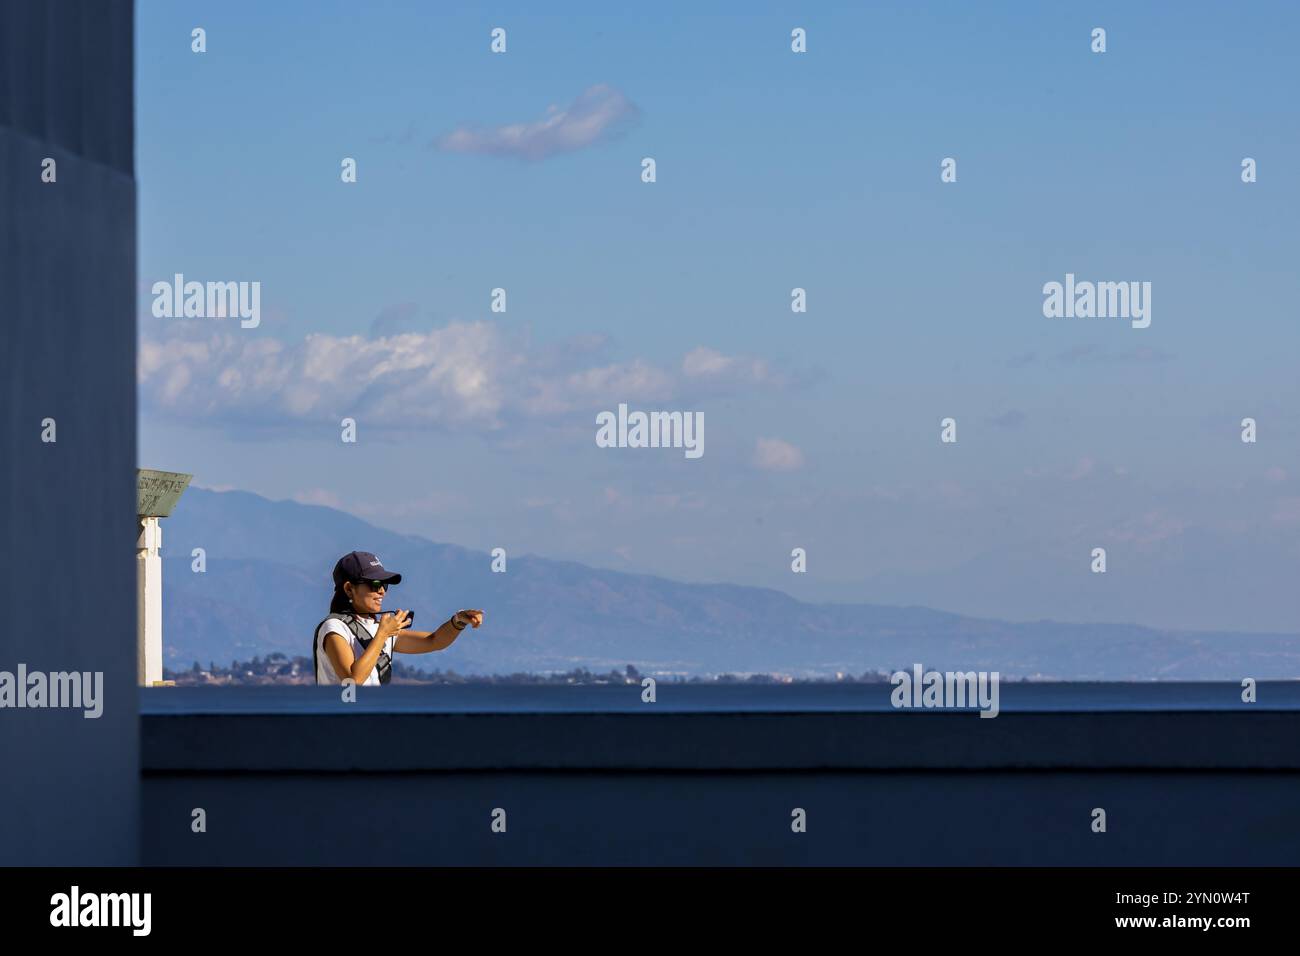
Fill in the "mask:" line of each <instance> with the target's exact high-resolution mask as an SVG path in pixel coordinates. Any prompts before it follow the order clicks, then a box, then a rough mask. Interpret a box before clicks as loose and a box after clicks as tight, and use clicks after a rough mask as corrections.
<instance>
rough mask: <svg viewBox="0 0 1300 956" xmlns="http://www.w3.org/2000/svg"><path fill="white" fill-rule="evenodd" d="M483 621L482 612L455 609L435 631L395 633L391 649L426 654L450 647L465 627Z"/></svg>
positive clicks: (399, 651)
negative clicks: (395, 637)
mask: <svg viewBox="0 0 1300 956" xmlns="http://www.w3.org/2000/svg"><path fill="white" fill-rule="evenodd" d="M482 623H483V612H482V611H477V610H469V611H457V612H456V613H455V614H453V615H452V616H451V617H450V618H448V619H447V620H446V621H444V622H443V623H442V624H440V625H439V626H438V629H437V630H436V631H402V632H401V633H399V634H398V635H397V640H396V642H394V644H393V650H395V651H397V652H398V653H399V654H427V653H429V652H430V651H440V650H442V649H443V648H446V647H450V646H451V645H452V643H453V642H454V641H455V640H456V638H458V637H459V636H460V632H461V631H463V630H465V628H466V627H478V626H479V625H480V624H482Z"/></svg>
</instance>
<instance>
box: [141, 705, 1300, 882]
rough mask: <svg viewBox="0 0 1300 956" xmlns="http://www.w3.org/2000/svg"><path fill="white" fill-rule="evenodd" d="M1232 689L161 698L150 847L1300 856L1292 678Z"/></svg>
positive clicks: (522, 853)
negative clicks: (991, 702)
mask: <svg viewBox="0 0 1300 956" xmlns="http://www.w3.org/2000/svg"><path fill="white" fill-rule="evenodd" d="M1239 690H1240V689H1239V688H1237V687H1236V686H1235V685H1230V684H1225V685H1198V686H1187V685H1184V686H1172V687H1171V686H1168V685H1138V686H1136V687H1123V686H1116V685H1091V686H1089V685H1060V686H1057V687H1048V686H1043V685H1037V686H1033V685H1031V686H1023V685H1021V686H1012V685H1004V687H1003V693H1002V705H1003V710H1002V713H1001V715H1000V716H998V717H997V718H996V719H983V718H980V717H978V716H977V715H976V714H974V713H971V712H951V711H949V712H937V711H929V712H926V711H913V712H904V711H897V710H893V709H892V708H891V707H890V706H889V705H888V700H887V689H886V688H881V687H876V688H870V689H864V688H862V687H857V688H854V687H832V688H827V689H824V690H821V691H805V690H800V689H795V688H757V689H756V688H748V687H730V688H728V687H713V688H708V687H696V688H689V687H688V688H684V689H683V688H672V687H671V686H669V685H661V686H660V691H659V702H658V703H656V704H643V703H641V702H640V699H639V691H638V688H636V687H627V688H622V687H604V688H577V687H574V688H566V687H553V688H513V689H503V688H491V687H486V688H482V687H466V688H456V689H448V688H416V687H390V688H384V689H382V690H375V691H371V692H369V693H367V692H365V691H364V690H363V692H362V696H363V699H362V700H361V701H359V702H358V703H356V704H346V705H345V704H342V703H340V702H339V701H338V695H337V693H336V692H334V691H327V690H323V689H321V690H318V689H315V688H250V689H242V690H235V689H232V690H224V689H203V688H195V689H179V688H178V689H165V690H149V691H145V692H144V693H145V701H144V704H143V718H142V721H143V745H144V752H143V759H144V766H145V773H144V794H143V804H144V810H143V820H144V824H143V826H144V844H143V857H144V862H146V863H148V864H159V865H189V864H215V865H277V866H284V865H294V864H318V865H327V866H328V865H340V866H342V865H353V864H373V865H466V864H469V865H537V864H555V865H586V864H596V865H630V864H641V865H699V864H704V865H746V864H768V865H825V864H832V865H834V864H841V865H851V864H867V865H889V866H908V865H913V866H916V865H939V864H949V865H963V866H986V865H1118V866H1129V865H1144V866H1162V865H1186V866H1203V865H1225V866H1226V865H1243V866H1248V865H1275V866H1281V865H1294V864H1295V863H1296V862H1297V861H1300V812H1298V810H1300V685H1296V684H1265V685H1261V686H1260V701H1261V702H1260V703H1258V704H1243V703H1241V702H1240V700H1239V696H1238V695H1239ZM435 708H436V709H435ZM205 711H206V712H205ZM498 807H500V808H503V809H504V810H505V811H506V822H507V829H506V832H505V833H504V834H498V833H493V832H492V829H491V826H490V823H491V819H492V813H493V811H494V809H495V808H498ZM1096 807H1100V808H1103V809H1104V810H1105V811H1106V814H1107V831H1106V832H1105V833H1094V832H1093V830H1092V826H1091V824H1092V819H1093V817H1092V811H1093V809H1094V808H1096ZM195 808H202V809H203V810H204V811H205V812H206V816H207V832H206V833H195V832H193V831H192V829H191V820H192V812H193V810H194V809H195ZM795 808H802V809H803V810H805V811H806V813H807V832H806V833H803V834H797V833H794V832H792V830H791V827H790V822H791V813H792V811H793V810H794V809H795Z"/></svg>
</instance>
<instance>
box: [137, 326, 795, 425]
mask: <svg viewBox="0 0 1300 956" xmlns="http://www.w3.org/2000/svg"><path fill="white" fill-rule="evenodd" d="M602 347H603V346H602V343H601V342H600V341H598V340H595V341H593V340H592V338H591V337H590V336H579V337H576V338H575V339H574V340H572V342H565V343H557V344H554V345H550V346H548V347H545V348H539V347H536V346H535V345H534V344H533V343H531V342H530V341H528V340H526V339H525V338H524V337H523V336H513V337H512V336H510V335H507V333H505V332H503V331H502V329H501V326H500V325H498V324H496V323H491V322H452V323H450V324H448V325H445V326H443V327H441V328H437V329H433V330H431V331H427V332H403V333H399V334H395V335H386V336H379V337H369V336H362V335H352V336H333V335H325V334H312V335H308V336H307V337H306V338H305V339H303V340H302V341H301V342H297V343H284V342H280V341H278V340H276V339H272V338H269V337H265V336H256V335H249V334H248V333H246V332H242V331H240V330H227V329H224V328H221V329H213V328H212V327H211V326H209V325H205V324H203V323H202V322H199V323H195V322H179V323H178V322H172V323H168V324H167V325H165V326H163V328H162V332H161V334H160V335H152V334H151V335H146V336H145V337H144V338H143V339H142V341H141V343H140V353H139V382H140V396H141V402H142V404H143V406H144V407H145V408H146V409H148V410H151V411H154V412H157V413H159V414H160V415H162V416H164V417H175V418H180V419H183V420H187V421H191V422H207V423H209V424H224V425H232V424H240V425H245V426H259V425H260V426H276V427H278V426H285V425H292V424H295V423H299V424H301V423H317V424H322V423H325V422H331V423H332V424H333V425H335V426H337V425H338V423H339V421H340V420H341V419H342V418H344V417H350V418H355V419H356V420H357V422H358V424H361V422H362V421H363V420H364V421H366V422H369V423H370V425H371V427H374V426H375V425H376V424H378V425H380V426H383V427H392V426H397V427H402V428H437V429H464V430H470V431H496V430H498V429H502V428H504V427H505V426H507V425H508V424H510V423H511V422H512V421H520V422H522V421H538V420H554V421H562V420H563V419H564V418H565V417H571V416H586V415H587V413H588V412H591V410H592V409H608V408H614V407H616V406H617V405H618V403H619V402H666V401H673V400H677V401H679V402H680V401H687V402H689V401H691V400H693V399H697V398H698V397H699V395H700V392H701V390H702V388H701V381H700V379H701V377H703V379H704V380H705V384H706V385H707V387H708V390H710V391H711V392H712V393H714V394H716V393H719V392H722V393H732V392H739V391H743V390H745V389H750V388H758V387H762V388H765V389H770V388H773V387H778V386H779V385H780V384H781V383H780V381H779V380H778V379H777V378H775V377H774V376H771V375H770V374H769V373H768V372H767V371H766V369H767V366H766V363H764V362H762V361H761V360H758V359H754V358H752V357H748V356H739V355H724V354H722V353H720V352H713V351H711V350H702V349H699V348H697V349H695V350H692V351H691V352H688V353H687V359H684V360H683V361H682V363H681V364H680V366H668V367H661V366H659V365H656V364H654V363H653V362H649V361H646V360H644V359H641V358H632V359H628V360H624V361H615V362H611V361H608V360H606V359H604V358H603V356H602V355H601V351H602ZM704 353H707V362H706V363H705V364H706V365H707V366H708V368H707V369H701V368H700V367H699V362H700V358H699V356H700V355H701V354H704ZM690 356H696V358H695V359H690ZM688 369H689V370H690V371H688ZM584 421H585V417H584Z"/></svg>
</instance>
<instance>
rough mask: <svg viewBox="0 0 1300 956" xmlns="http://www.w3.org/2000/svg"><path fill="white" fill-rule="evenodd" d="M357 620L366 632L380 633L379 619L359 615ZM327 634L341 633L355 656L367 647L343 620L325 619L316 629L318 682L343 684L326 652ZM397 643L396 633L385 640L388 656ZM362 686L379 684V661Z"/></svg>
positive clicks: (362, 652)
mask: <svg viewBox="0 0 1300 956" xmlns="http://www.w3.org/2000/svg"><path fill="white" fill-rule="evenodd" d="M357 620H358V621H359V622H360V623H361V626H362V627H364V628H365V629H366V633H368V634H369V635H370V636H371V637H374V636H375V635H376V634H377V633H379V622H378V621H375V620H372V619H370V618H368V617H358V618H357ZM326 634H341V635H342V636H343V639H344V640H346V641H347V642H348V646H349V647H351V648H352V656H353V657H358V658H359V657H360V656H361V655H362V654H364V653H365V652H366V649H365V648H364V647H362V646H361V642H360V641H358V640H357V636H356V635H355V634H353V633H352V631H351V630H350V629H349V628H348V626H347V625H346V624H344V623H343V622H342V621H339V620H335V619H332V618H331V619H330V620H328V621H325V622H324V623H323V624H321V626H320V627H318V628H317V629H316V683H318V684H342V683H343V678H341V677H339V676H338V675H337V674H336V673H334V665H333V664H331V663H330V656H329V655H328V654H326V653H325V635H326ZM396 643H397V635H396V634H394V635H393V636H392V637H390V638H389V639H388V640H387V641H385V642H384V650H385V651H387V652H388V656H389V657H390V658H391V657H392V656H393V645H395V644H396ZM361 686H362V687H378V686H379V665H378V663H376V664H375V666H374V667H373V668H371V670H370V676H368V677H367V678H366V679H365V680H364V681H362V683H361Z"/></svg>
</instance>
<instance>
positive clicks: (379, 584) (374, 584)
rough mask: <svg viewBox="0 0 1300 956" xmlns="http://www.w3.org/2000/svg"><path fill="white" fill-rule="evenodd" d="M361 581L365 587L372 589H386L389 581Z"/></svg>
mask: <svg viewBox="0 0 1300 956" xmlns="http://www.w3.org/2000/svg"><path fill="white" fill-rule="evenodd" d="M361 583H362V584H364V585H365V586H366V587H368V588H370V590H372V591H378V590H379V589H381V588H383V589H384V590H387V589H388V586H389V583H388V582H387V581H362V582H361Z"/></svg>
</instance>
